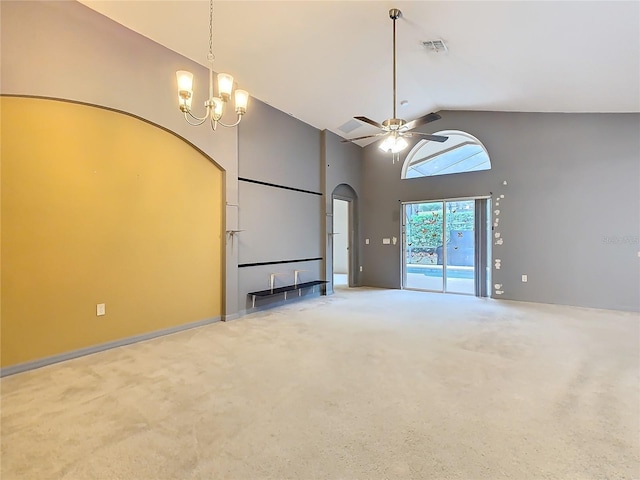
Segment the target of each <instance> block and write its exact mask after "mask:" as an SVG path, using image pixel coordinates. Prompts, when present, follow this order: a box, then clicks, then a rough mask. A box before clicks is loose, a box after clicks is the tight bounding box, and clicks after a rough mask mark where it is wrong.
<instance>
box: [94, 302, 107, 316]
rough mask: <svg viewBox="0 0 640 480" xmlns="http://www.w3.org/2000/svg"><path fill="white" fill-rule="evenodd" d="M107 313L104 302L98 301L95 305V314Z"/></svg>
mask: <svg viewBox="0 0 640 480" xmlns="http://www.w3.org/2000/svg"><path fill="white" fill-rule="evenodd" d="M106 313H107V310H106V306H105V304H104V303H99V304H97V305H96V316H98V317H101V316H102V315H105V314H106Z"/></svg>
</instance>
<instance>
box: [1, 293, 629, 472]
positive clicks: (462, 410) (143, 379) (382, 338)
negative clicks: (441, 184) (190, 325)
mask: <svg viewBox="0 0 640 480" xmlns="http://www.w3.org/2000/svg"><path fill="white" fill-rule="evenodd" d="M639 338H640V323H639V318H638V314H633V313H621V312H611V311H602V310H589V309H580V308H572V307H561V306H550V305H538V304H530V303H518V302H506V301H493V300H486V299H477V298H473V297H464V296H455V295H438V294H429V293H421V292H412V291H398V290H393V291H387V290H376V289H351V290H347V289H338V290H337V291H336V294H335V295H333V296H330V297H320V298H315V299H309V300H305V301H302V302H295V303H291V304H288V305H286V306H285V307H282V308H278V309H274V310H271V311H267V312H263V313H257V314H253V315H250V316H247V317H244V318H241V319H239V320H236V321H233V322H229V323H217V324H214V325H209V326H206V327H202V328H198V329H194V330H190V331H186V332H182V333H178V334H175V335H171V336H167V337H163V338H158V339H155V340H151V341H148V342H144V343H139V344H136V345H131V346H127V347H122V348H118V349H114V350H110V351H107V352H103V353H99V354H95V355H91V356H87V357H83V358H80V359H76V360H72V361H69V362H65V363H61V364H57V365H53V366H50V367H45V368H42V369H39V370H35V371H32V372H28V373H24V374H19V375H14V376H11V377H6V378H4V379H3V380H2V383H1V386H2V424H1V425H2V466H1V478H2V480H13V479H21V480H23V479H26V480H31V479H33V480H46V479H67V480H85V479H86V480H97V479H127V480H129V479H131V480H142V479H154V480H155V479H157V480H163V479H167V480H169V479H170V480H178V479H239V480H240V479H241V480H252V479H256V480H257V479H305V480H306V479H309V480H311V479H362V480H376V479H492V480H493V479H517V480H521V479H571V480H579V479H623V478H624V479H631V478H640V444H639V440H638V434H639V430H640V429H639V427H640V425H639V421H640V419H639V413H640V406H639V405H640V404H639V400H640V392H639V380H640V379H639V370H640V366H639V361H640V357H639V341H640V340H639Z"/></svg>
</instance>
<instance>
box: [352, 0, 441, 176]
mask: <svg viewBox="0 0 640 480" xmlns="http://www.w3.org/2000/svg"><path fill="white" fill-rule="evenodd" d="M401 16H402V12H401V11H400V10H398V9H397V8H392V9H391V10H389V18H391V20H393V117H392V118H389V119H387V120H385V121H383V122H382V123H381V124H380V123H378V122H376V121H375V120H371V119H370V118H367V117H362V116H360V117H354V118H355V119H356V120H360V121H361V122H364V123H368V124H369V125H373V126H374V127H377V128H379V129H380V130H381V132H380V133H376V134H374V135H365V136H363V137H356V138H350V139H345V140H342V142H354V141H356V140H363V139H365V138H373V137H384V139H383V140H382V142H381V143H380V145H379V146H378V148H380V150H382V151H384V152H386V153H391V154H392V155H393V162H394V163H395V161H396V160H397V159H398V155H399V153H400V152H401V151H403V150H404V149H405V148H407V146H409V142H407V140H406V137H412V136H414V135H417V136H420V137H422V138H425V139H426V140H431V141H434V142H446V141H447V138H448V137H444V136H441V135H429V134H426V133H418V132H411V130H413V129H414V128H416V127H419V126H421V125H424V124H426V123H429V122H434V121H436V120H439V119H440V115H438V114H437V113H429V114H428V115H424V116H423V117H420V118H416V119H415V120H412V121H410V122H407V121H406V120H403V119H402V118H397V115H396V106H397V102H396V80H397V79H396V20H398V18H400V17H401ZM424 43H427V42H424ZM424 43H423V44H424ZM442 45H443V46H444V42H442ZM445 48H446V47H445ZM405 102H406V101H405Z"/></svg>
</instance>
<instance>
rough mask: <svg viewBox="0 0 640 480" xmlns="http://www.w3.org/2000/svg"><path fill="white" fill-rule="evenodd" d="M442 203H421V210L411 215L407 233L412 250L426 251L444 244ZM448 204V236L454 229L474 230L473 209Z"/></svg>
mask: <svg viewBox="0 0 640 480" xmlns="http://www.w3.org/2000/svg"><path fill="white" fill-rule="evenodd" d="M461 203H462V202H461ZM441 205H442V204H440V203H434V204H421V205H420V206H419V208H420V211H418V212H414V213H412V214H410V215H409V221H408V225H407V227H408V228H407V234H408V235H409V243H410V244H411V249H412V250H414V249H418V250H419V251H425V250H427V249H435V248H437V247H439V246H440V245H443V241H442V217H443V214H442V207H441ZM447 205H448V207H447V237H448V236H449V232H451V231H452V230H473V223H474V213H473V209H459V208H458V205H457V204H456V203H451V204H447Z"/></svg>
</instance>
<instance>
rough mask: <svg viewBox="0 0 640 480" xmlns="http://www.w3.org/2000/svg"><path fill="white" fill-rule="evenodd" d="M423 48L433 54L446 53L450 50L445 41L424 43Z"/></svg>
mask: <svg viewBox="0 0 640 480" xmlns="http://www.w3.org/2000/svg"><path fill="white" fill-rule="evenodd" d="M422 46H423V47H424V48H426V49H427V50H429V51H431V52H436V53H439V52H446V51H448V50H449V49H448V48H447V45H446V44H445V43H444V40H442V39H439V40H429V41H427V42H422Z"/></svg>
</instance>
